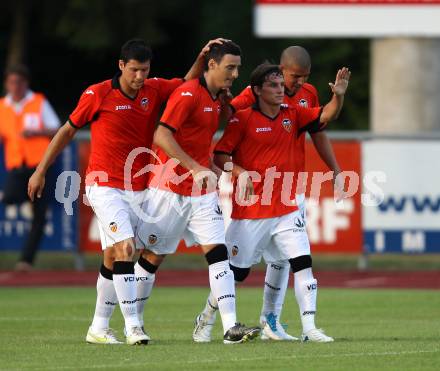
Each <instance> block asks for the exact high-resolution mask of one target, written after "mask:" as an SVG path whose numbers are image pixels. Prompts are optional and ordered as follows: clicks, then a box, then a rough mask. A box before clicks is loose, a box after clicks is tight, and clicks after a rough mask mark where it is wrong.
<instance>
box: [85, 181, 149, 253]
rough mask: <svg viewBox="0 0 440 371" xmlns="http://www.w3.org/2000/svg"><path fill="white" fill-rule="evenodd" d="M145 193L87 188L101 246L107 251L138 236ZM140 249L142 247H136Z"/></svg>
mask: <svg viewBox="0 0 440 371" xmlns="http://www.w3.org/2000/svg"><path fill="white" fill-rule="evenodd" d="M146 192H148V190H145V191H126V190H122V189H118V188H111V187H102V186H98V185H96V184H95V185H93V186H86V196H87V199H88V200H89V203H90V206H91V207H92V209H93V211H94V213H95V215H96V217H97V219H98V227H99V235H100V237H101V246H102V249H103V250H105V249H106V248H107V247H109V246H112V245H113V244H115V243H117V242H120V241H123V240H126V239H129V238H133V237H135V236H136V233H137V229H138V225H139V218H138V215H137V214H139V211H140V210H141V208H140V206H141V204H142V202H143V201H144V199H145V197H146ZM136 247H137V248H140V247H141V246H136Z"/></svg>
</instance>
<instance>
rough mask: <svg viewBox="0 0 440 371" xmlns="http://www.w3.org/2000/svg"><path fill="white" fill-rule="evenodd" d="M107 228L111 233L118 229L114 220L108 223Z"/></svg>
mask: <svg viewBox="0 0 440 371" xmlns="http://www.w3.org/2000/svg"><path fill="white" fill-rule="evenodd" d="M109 228H110V230H111V231H112V232H113V233H116V231H117V230H118V225H117V224H116V223H115V222H111V223H110V224H109Z"/></svg>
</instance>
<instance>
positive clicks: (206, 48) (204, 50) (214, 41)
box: [199, 37, 231, 58]
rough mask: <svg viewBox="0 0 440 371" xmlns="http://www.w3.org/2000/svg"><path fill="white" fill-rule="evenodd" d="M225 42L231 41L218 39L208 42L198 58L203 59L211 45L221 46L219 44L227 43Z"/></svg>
mask: <svg viewBox="0 0 440 371" xmlns="http://www.w3.org/2000/svg"><path fill="white" fill-rule="evenodd" d="M227 41H231V40H228V39H224V38H222V37H219V38H217V39H214V40H209V41H208V43H207V44H206V45H205V46H204V47H203V49H202V51H201V52H200V54H199V57H203V58H204V57H205V55H207V54H208V52H209V50H210V49H211V46H212V45H214V44H218V45H221V44H223V43H224V42H227Z"/></svg>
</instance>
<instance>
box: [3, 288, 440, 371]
mask: <svg viewBox="0 0 440 371" xmlns="http://www.w3.org/2000/svg"><path fill="white" fill-rule="evenodd" d="M261 292H262V290H261V289H249V288H239V289H237V310H238V316H239V320H240V321H242V322H245V323H246V324H249V325H255V324H257V321H258V318H259V313H260V308H261V296H262V295H261ZM207 293H208V290H207V289H201V288H190V287H187V288H156V289H155V290H154V291H153V295H152V297H151V299H150V302H149V303H148V304H147V305H148V306H147V310H146V329H147V330H148V332H149V333H150V336H151V337H152V339H153V341H152V342H151V344H149V345H148V346H143V347H141V346H136V347H130V346H128V345H125V344H124V345H118V346H99V345H91V344H86V343H85V341H84V338H85V335H86V332H87V328H88V326H89V323H90V321H91V317H92V314H93V310H94V300H95V291H94V289H92V288H25V289H16V288H1V289H0V369H1V370H58V369H60V370H96V369H103V370H231V369H236V370H295V369H297V370H404V369H409V370H439V369H440V295H439V291H434V290H432V291H421V290H420V291H416V290H365V289H363V290H352V289H320V291H319V294H318V316H317V324H318V325H319V326H322V327H324V328H325V330H326V332H327V334H329V335H331V336H333V337H335V339H336V341H335V343H332V344H311V343H306V344H301V343H297V342H295V343H280V342H263V341H261V340H259V339H258V340H256V341H254V342H251V343H246V344H239V345H224V344H223V343H222V342H221V337H222V334H221V332H222V331H221V323H220V321H219V319H218V321H217V324H216V326H215V328H214V331H213V334H214V341H213V342H211V343H209V344H195V343H193V342H192V339H191V332H192V326H193V318H194V317H195V315H196V314H197V312H198V311H199V310H201V308H202V306H203V304H204V299H205V297H206V294H207ZM282 322H285V323H287V324H288V332H289V333H291V334H293V335H299V333H300V325H299V317H298V310H297V307H296V304H295V302H294V298H293V294H292V290H291V289H289V292H288V297H287V299H286V305H285V308H284V311H283V316H282ZM122 323H123V322H122V317H121V314H120V312H119V309H117V310H116V311H115V315H114V319H113V320H112V327H113V328H114V329H116V330H117V331H118V335H119V337H120V338H122V326H123V325H122Z"/></svg>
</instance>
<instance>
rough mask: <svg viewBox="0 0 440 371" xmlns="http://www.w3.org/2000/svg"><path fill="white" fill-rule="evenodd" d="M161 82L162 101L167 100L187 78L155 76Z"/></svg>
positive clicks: (160, 94)
mask: <svg viewBox="0 0 440 371" xmlns="http://www.w3.org/2000/svg"><path fill="white" fill-rule="evenodd" d="M154 79H155V80H157V82H158V83H159V96H160V100H161V102H164V101H166V100H167V99H168V98H169V97H170V95H171V94H172V93H173V91H174V90H176V89H177V88H178V87H179V86H180V85H182V84H183V83H184V82H185V80H184V79H178V78H176V79H171V80H167V79H159V78H154Z"/></svg>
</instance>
